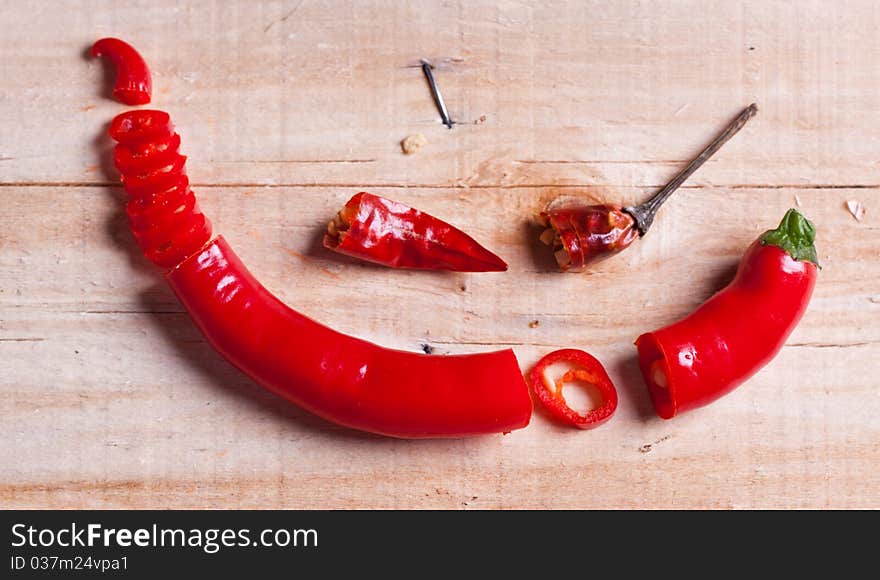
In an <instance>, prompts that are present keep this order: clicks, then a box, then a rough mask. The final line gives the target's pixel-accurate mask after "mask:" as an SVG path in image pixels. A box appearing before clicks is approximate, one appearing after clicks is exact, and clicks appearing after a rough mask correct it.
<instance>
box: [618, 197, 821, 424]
mask: <svg viewBox="0 0 880 580" xmlns="http://www.w3.org/2000/svg"><path fill="white" fill-rule="evenodd" d="M814 238H815V229H814V227H813V224H812V223H811V222H810V221H809V220H807V219H806V218H805V217H804V216H802V215H801V214H800V213H799V212H798V211H797V210H795V209H790V210H788V213H786V214H785V217H784V218H783V219H782V223H780V224H779V227H778V228H777V229H775V230H770V231H767V232H765V233H764V234H763V235H762V236H761V237H760V238H759V239H758V240H756V241H755V242H754V243H753V244H752V245H751V246H750V247H749V249H748V250H746V253H745V255H744V256H743V258H742V260H741V261H740V264H739V268H738V270H737V273H736V276H735V277H734V279H733V281H732V282H731V283H730V284H729V285H728V286H727V287H725V288H724V289H723V290H721V291H720V292H718V293H717V294H715V295H714V296H712V297H711V298H710V299H709V300H707V301H706V302H704V303H703V304H702V305H701V306H700V307H699V308H697V310H695V311H694V312H693V313H691V314H690V315H689V316H687V317H685V318H684V319H682V320H680V321H678V322H676V323H674V324H671V325H669V326H667V327H665V328H661V329H660V330H655V331H654V332H648V333H645V334H643V335H641V336H640V337H639V338H638V340H636V343H635V344H636V347H637V348H638V351H639V366H640V368H641V371H642V375H643V376H644V378H645V383H646V384H647V385H648V391H649V392H650V394H651V400H652V402H653V403H654V409H655V410H656V411H657V414H658V415H659V416H660V417H662V418H664V419H671V418H672V417H674V416H675V415H677V414H679V413H681V412H684V411H687V410H689V409H694V408H696V407H702V406H704V405H708V404H709V403H711V402H712V401H714V400H716V399H718V398H719V397H721V396H722V395H725V394H726V393H728V392H730V391H732V390H733V389H735V388H736V387H738V386H739V385H741V384H742V383H743V382H745V381H746V380H747V379H748V378H749V377H751V376H752V375H754V374H755V373H756V372H758V371H759V370H760V369H761V368H763V367H764V366H765V365H766V364H767V363H768V362H770V361H771V360H772V359H773V357H774V356H776V354H777V353H778V352H779V351H780V349H781V348H782V346H783V344H785V341H786V339H787V338H788V336H789V335H790V334H791V332H792V330H794V328H795V326H797V323H798V321H800V319H801V316H803V314H804V311H805V310H806V309H807V304H808V303H809V301H810V296H811V295H812V293H813V287H814V286H815V284H816V278H817V275H818V261H817V259H816V248H815V246H814V245H813V240H814Z"/></svg>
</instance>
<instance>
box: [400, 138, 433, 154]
mask: <svg viewBox="0 0 880 580" xmlns="http://www.w3.org/2000/svg"><path fill="white" fill-rule="evenodd" d="M427 144H428V138H427V137H425V136H424V135H422V134H421V133H416V134H415V135H410V136H409V137H407V138H406V139H404V140H403V141H401V142H400V147H401V149H403V153H404V154H405V155H413V154H414V153H418V152H419V149H421V148H422V147H424V146H425V145H427Z"/></svg>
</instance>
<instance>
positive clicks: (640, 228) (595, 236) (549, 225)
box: [540, 103, 758, 272]
mask: <svg viewBox="0 0 880 580" xmlns="http://www.w3.org/2000/svg"><path fill="white" fill-rule="evenodd" d="M757 112H758V106H757V105H755V104H754V103H752V104H751V105H749V106H748V107H746V108H745V109H744V110H743V111H742V112H741V113H740V114H739V116H737V118H736V119H734V120H733V122H732V123H731V124H730V125H728V126H727V128H726V129H725V130H724V131H723V132H722V133H721V134H720V135H719V136H718V137H717V138H716V139H715V140H714V141H712V143H710V144H709V146H708V147H706V148H705V149H704V150H703V151H702V152H701V153H700V154H699V155H698V156H697V158H696V159H694V160H693V161H691V162H690V163H689V164H688V166H687V167H685V168H684V170H682V171H681V172H680V173H679V174H678V175H676V176H675V177H674V178H673V179H672V181H670V182H669V183H668V184H666V186H665V187H664V188H663V189H661V190H660V191H659V192H657V193H656V194H655V195H654V196H653V197H651V199H649V200H648V201H646V202H645V203H643V204H641V205H637V206H634V207H625V208H622V207H620V206H617V205H611V204H604V205H591V206H585V207H570V208H565V209H556V210H551V209H548V210H546V211H544V212H542V213H541V215H540V221H541V224H542V225H543V226H544V228H546V229H545V230H544V231H543V233H542V234H541V241H542V242H544V243H545V244H547V245H548V246H552V247H553V254H554V256H555V258H556V262H557V264H558V265H559V269H560V270H562V271H563V272H566V271H569V270H580V269H583V268H584V267H585V266H587V265H589V264H591V263H595V262H597V261H599V260H603V259H605V258H608V257H610V256H613V255H614V254H616V253H618V252H620V251H621V250H624V249H625V248H627V247H628V246H629V245H630V244H632V243H633V242H634V241H635V240H636V238H638V237H640V236H644V235H645V234H646V233H647V231H648V228H650V227H651V224H652V223H653V222H654V216H655V215H656V214H657V211H658V210H659V209H660V206H661V205H663V203H664V202H665V201H666V200H667V199H669V196H671V195H672V194H673V192H675V190H677V189H678V188H679V187H680V186H681V185H682V184H683V183H684V182H685V180H687V178H688V177H690V176H691V175H693V173H694V172H695V171H696V170H697V169H699V168H700V166H702V165H703V163H705V162H706V161H707V160H708V159H709V158H710V157H712V155H714V154H715V153H717V152H718V150H719V149H721V146H722V145H724V144H725V143H726V142H727V141H728V140H730V138H731V137H733V136H734V135H735V134H736V133H737V132H739V130H740V129H742V128H743V126H744V125H745V124H746V122H747V121H748V120H749V119H751V118H752V117H753V116H755V113H757Z"/></svg>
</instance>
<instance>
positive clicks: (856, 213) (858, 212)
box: [846, 199, 865, 222]
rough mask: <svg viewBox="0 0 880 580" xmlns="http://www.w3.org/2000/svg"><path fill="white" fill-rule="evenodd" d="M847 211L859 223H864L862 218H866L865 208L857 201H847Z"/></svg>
mask: <svg viewBox="0 0 880 580" xmlns="http://www.w3.org/2000/svg"><path fill="white" fill-rule="evenodd" d="M846 209H847V210H849V213H850V215H851V216H853V218H854V219H855V220H856V221H857V222H860V221H862V218H863V217H865V206H864V205H862V202H860V201H859V200H857V199H849V200H847V202H846Z"/></svg>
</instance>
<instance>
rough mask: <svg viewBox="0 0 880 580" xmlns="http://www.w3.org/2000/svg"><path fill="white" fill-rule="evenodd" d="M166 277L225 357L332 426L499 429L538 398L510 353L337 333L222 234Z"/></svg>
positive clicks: (412, 432) (514, 424)
mask: <svg viewBox="0 0 880 580" xmlns="http://www.w3.org/2000/svg"><path fill="white" fill-rule="evenodd" d="M167 279H168V282H169V284H170V285H171V287H172V288H173V289H174V292H175V293H176V294H177V296H178V298H180V301H181V302H182V303H183V305H184V306H185V307H186V309H187V311H189V313H190V316H191V317H192V319H193V321H194V322H195V323H196V325H197V326H198V327H199V329H200V330H201V331H202V333H203V334H204V335H205V337H206V338H207V339H208V341H209V342H210V343H211V344H212V345H213V346H214V348H216V349H217V351H218V352H220V353H221V354H222V355H223V356H224V357H225V358H226V359H227V360H229V361H230V362H231V363H233V364H234V365H235V366H237V367H238V368H239V369H241V370H242V371H244V372H245V373H246V374H247V375H249V376H250V377H252V378H253V379H254V380H255V381H257V382H258V383H260V384H261V385H263V386H265V387H266V388H268V389H269V390H271V391H273V392H274V393H276V394H278V395H280V396H282V397H284V398H286V399H288V400H290V401H292V402H294V403H296V404H297V405H299V406H301V407H303V408H305V409H308V410H309V411H311V412H313V413H315V414H316V415H319V416H321V417H324V418H325V419H328V420H330V421H332V422H334V423H338V424H340V425H345V426H347V427H351V428H354V429H360V430H362V431H369V432H372V433H378V434H381V435H389V436H392V437H402V438H427V437H463V436H468V435H480V434H485V433H500V432H507V431H512V430H514V429H520V428H522V427H525V426H526V425H528V423H529V418H530V416H531V410H532V405H531V400H530V398H529V395H528V389H527V387H526V385H525V382H524V381H523V378H522V375H521V373H520V371H519V366H518V364H517V362H516V357H515V356H514V354H513V351H511V350H504V351H498V352H489V353H481V354H471V355H455V356H436V355H425V354H420V353H412V352H404V351H398V350H391V349H387V348H382V347H380V346H377V345H375V344H372V343H370V342H367V341H364V340H360V339H357V338H353V337H350V336H346V335H344V334H340V333H338V332H336V331H334V330H331V329H330V328H327V327H326V326H323V325H321V324H318V323H317V322H314V321H313V320H311V319H309V318H307V317H305V316H303V315H302V314H300V313H298V312H296V311H295V310H292V309H290V308H289V307H287V306H285V305H284V304H283V303H282V302H281V301H279V300H278V299H277V298H275V297H274V296H273V295H272V294H271V293H269V292H268V291H267V290H266V289H265V288H264V287H263V286H262V285H261V284H260V283H259V282H257V280H256V279H255V278H254V277H253V276H252V275H251V273H250V272H248V270H247V269H246V268H245V267H244V265H243V264H242V263H241V261H240V260H239V259H238V257H237V256H236V255H235V253H234V252H233V251H232V250H231V249H230V247H229V245H228V244H227V243H226V242H225V240H223V238H222V237H218V238H217V239H215V240H214V241H212V242H211V243H210V244H209V245H208V246H206V247H205V248H204V249H202V250H201V251H200V252H199V253H197V254H196V255H194V256H191V257H190V258H188V259H187V260H185V261H184V262H183V263H181V264H180V265H178V266H177V267H176V268H174V269H173V270H172V271H171V272H169V273H168V275H167Z"/></svg>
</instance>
